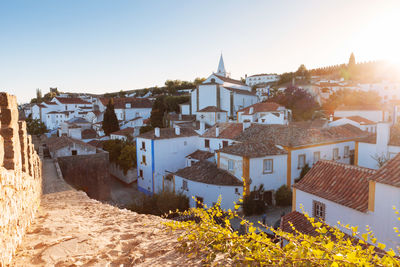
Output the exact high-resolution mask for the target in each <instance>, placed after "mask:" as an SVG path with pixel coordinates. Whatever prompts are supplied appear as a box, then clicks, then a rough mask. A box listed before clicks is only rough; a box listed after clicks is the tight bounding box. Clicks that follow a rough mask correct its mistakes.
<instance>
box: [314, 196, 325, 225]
mask: <svg viewBox="0 0 400 267" xmlns="http://www.w3.org/2000/svg"><path fill="white" fill-rule="evenodd" d="M313 217H314V218H318V219H321V220H325V204H324V203H322V202H319V201H315V200H313Z"/></svg>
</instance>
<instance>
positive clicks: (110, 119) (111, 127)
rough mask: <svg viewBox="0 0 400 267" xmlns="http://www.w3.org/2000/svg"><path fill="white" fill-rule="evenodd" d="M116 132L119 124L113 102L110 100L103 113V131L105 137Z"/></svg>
mask: <svg viewBox="0 0 400 267" xmlns="http://www.w3.org/2000/svg"><path fill="white" fill-rule="evenodd" d="M118 130H119V123H118V119H117V115H116V114H115V110H114V101H113V100H112V98H111V99H110V101H109V102H108V104H107V108H106V111H105V112H104V119H103V131H104V134H105V135H110V133H112V132H115V131H118Z"/></svg>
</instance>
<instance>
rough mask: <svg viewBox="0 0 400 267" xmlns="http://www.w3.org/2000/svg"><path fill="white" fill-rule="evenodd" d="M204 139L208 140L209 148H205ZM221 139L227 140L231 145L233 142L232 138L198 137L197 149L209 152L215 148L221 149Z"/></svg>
mask: <svg viewBox="0 0 400 267" xmlns="http://www.w3.org/2000/svg"><path fill="white" fill-rule="evenodd" d="M206 139H207V140H209V141H210V147H209V148H207V147H206V146H205V140H206ZM223 141H227V142H228V145H231V144H232V143H233V142H234V141H233V140H230V139H222V138H204V137H200V140H199V149H200V150H205V151H210V152H212V153H214V152H215V150H218V149H221V148H222V147H223V144H222V142H223Z"/></svg>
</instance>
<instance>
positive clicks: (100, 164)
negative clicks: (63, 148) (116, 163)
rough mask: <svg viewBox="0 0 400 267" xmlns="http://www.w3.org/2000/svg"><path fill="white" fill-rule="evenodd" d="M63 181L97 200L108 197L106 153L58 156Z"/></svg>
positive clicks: (108, 180)
mask: <svg viewBox="0 0 400 267" xmlns="http://www.w3.org/2000/svg"><path fill="white" fill-rule="evenodd" d="M58 163H59V165H60V169H61V172H62V174H63V176H64V179H65V181H67V182H68V183H69V184H71V185H73V186H74V187H75V188H78V189H81V190H83V191H85V192H86V193H87V194H88V196H89V197H91V198H94V199H97V200H109V199H110V185H109V183H110V177H109V175H110V174H109V169H108V168H109V161H108V153H106V152H105V153H97V154H91V155H77V156H69V157H59V158H58Z"/></svg>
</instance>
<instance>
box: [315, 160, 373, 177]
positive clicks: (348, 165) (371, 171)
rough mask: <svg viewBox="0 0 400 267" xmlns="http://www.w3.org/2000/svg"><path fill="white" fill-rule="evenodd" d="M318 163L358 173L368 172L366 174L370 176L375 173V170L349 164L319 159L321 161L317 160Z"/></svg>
mask: <svg viewBox="0 0 400 267" xmlns="http://www.w3.org/2000/svg"><path fill="white" fill-rule="evenodd" d="M319 162H321V163H328V164H330V165H336V166H340V167H344V168H346V169H354V170H359V171H363V172H368V173H371V174H374V173H376V172H377V170H374V169H370V168H366V167H361V166H356V165H350V164H346V163H342V162H337V161H333V160H327V159H321V160H319Z"/></svg>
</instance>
